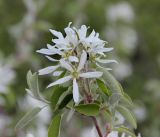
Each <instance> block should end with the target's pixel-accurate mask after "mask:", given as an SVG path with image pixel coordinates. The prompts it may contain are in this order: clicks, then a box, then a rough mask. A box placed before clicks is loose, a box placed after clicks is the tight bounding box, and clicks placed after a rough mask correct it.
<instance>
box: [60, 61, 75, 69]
mask: <svg viewBox="0 0 160 137" xmlns="http://www.w3.org/2000/svg"><path fill="white" fill-rule="evenodd" d="M60 64H61V67H63V68H65V69H67V70H69V71H71V72H72V71H73V69H72V66H71V65H70V64H69V63H67V62H66V61H65V60H64V59H61V60H60Z"/></svg>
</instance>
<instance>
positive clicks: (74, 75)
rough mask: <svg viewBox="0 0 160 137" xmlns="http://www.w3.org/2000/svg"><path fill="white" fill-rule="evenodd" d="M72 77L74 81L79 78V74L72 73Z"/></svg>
mask: <svg viewBox="0 0 160 137" xmlns="http://www.w3.org/2000/svg"><path fill="white" fill-rule="evenodd" d="M72 76H73V77H74V78H76V79H77V78H79V74H78V72H77V71H74V72H72Z"/></svg>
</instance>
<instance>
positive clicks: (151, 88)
mask: <svg viewBox="0 0 160 137" xmlns="http://www.w3.org/2000/svg"><path fill="white" fill-rule="evenodd" d="M159 13H160V0H149V1H146V0H128V1H121V0H0V137H25V136H26V135H25V134H26V133H33V134H34V135H35V137H47V135H46V134H47V127H48V125H49V121H50V118H51V115H52V113H51V111H50V110H49V109H46V110H44V111H42V112H41V113H40V114H39V115H38V116H37V117H36V118H35V119H34V121H33V122H32V123H31V124H29V125H28V126H27V127H26V128H25V129H23V130H22V131H18V132H15V130H14V126H15V124H16V122H17V121H18V120H19V119H20V118H21V117H22V116H23V115H24V114H25V113H26V112H27V111H28V110H29V109H31V108H32V107H34V106H41V105H43V104H42V103H40V102H37V101H36V100H34V99H32V98H31V97H29V96H28V95H27V94H26V91H25V88H26V87H27V84H26V73H27V71H28V70H29V69H31V70H32V71H34V72H36V71H37V70H38V69H40V68H42V67H44V66H47V65H48V64H49V63H50V62H49V61H48V60H46V59H45V58H44V57H42V56H41V55H39V54H38V53H36V52H35V51H36V50H37V49H40V48H42V47H45V46H46V44H47V43H50V44H51V39H52V35H51V33H50V32H49V31H48V29H49V28H52V29H56V30H60V31H62V32H63V29H64V27H66V26H67V25H68V23H69V22H73V25H75V26H80V25H82V24H86V25H88V26H90V28H91V29H92V28H94V29H95V30H96V31H98V32H99V33H100V36H101V38H103V39H104V40H106V41H108V42H109V46H111V47H114V49H115V50H114V52H112V54H111V55H112V57H113V58H114V59H116V60H118V62H119V64H118V65H113V71H112V73H113V74H114V76H115V77H116V78H117V79H118V80H119V81H120V83H121V84H122V86H123V88H124V90H125V92H127V93H128V94H129V95H130V96H131V97H132V99H133V101H134V103H135V107H134V109H133V111H134V113H135V115H136V117H137V121H138V129H137V130H136V132H140V133H141V134H142V137H160V38H159V34H160V15H159ZM50 80H51V79H50V78H49V77H40V83H41V84H40V85H41V89H42V92H43V89H44V88H45V86H46V85H47V84H48V83H49V81H50ZM48 92H49V91H47V92H46V93H44V94H46V96H47V94H48ZM64 121H65V119H64ZM64 123H65V124H64V125H63V128H62V131H63V133H62V137H63V136H64V137H88V134H89V130H88V129H89V128H88V127H90V124H91V122H90V121H87V122H86V119H85V118H82V120H78V116H75V117H73V118H72V120H71V121H70V122H69V123H67V122H64ZM86 127H87V128H86Z"/></svg>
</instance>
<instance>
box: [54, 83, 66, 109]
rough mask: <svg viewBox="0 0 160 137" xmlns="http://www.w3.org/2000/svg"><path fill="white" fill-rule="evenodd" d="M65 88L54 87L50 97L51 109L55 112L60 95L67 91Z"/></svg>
mask: <svg viewBox="0 0 160 137" xmlns="http://www.w3.org/2000/svg"><path fill="white" fill-rule="evenodd" d="M67 89H68V88H67V87H62V86H56V87H55V88H54V91H53V94H52V97H51V107H52V108H53V109H54V110H55V109H56V107H57V103H58V101H59V98H60V97H61V95H62V94H63V93H64V92H65V91H67Z"/></svg>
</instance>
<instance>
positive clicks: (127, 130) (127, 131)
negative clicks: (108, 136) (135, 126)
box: [113, 126, 136, 137]
mask: <svg viewBox="0 0 160 137" xmlns="http://www.w3.org/2000/svg"><path fill="white" fill-rule="evenodd" d="M113 131H118V132H119V133H126V134H128V135H130V136H131V137H136V135H135V134H134V133H133V132H132V131H131V130H129V129H128V128H126V127H123V126H121V127H118V128H114V129H113Z"/></svg>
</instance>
